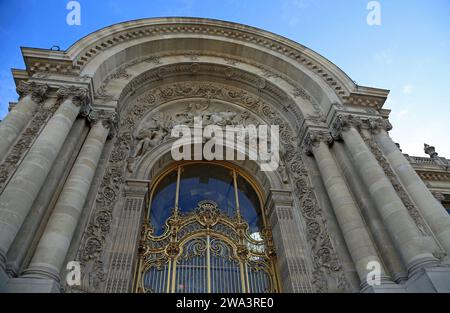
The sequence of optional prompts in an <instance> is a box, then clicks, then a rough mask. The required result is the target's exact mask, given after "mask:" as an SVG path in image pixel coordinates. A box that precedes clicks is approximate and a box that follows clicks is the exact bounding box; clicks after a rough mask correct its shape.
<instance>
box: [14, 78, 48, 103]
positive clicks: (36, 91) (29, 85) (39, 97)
mask: <svg viewBox="0 0 450 313" xmlns="http://www.w3.org/2000/svg"><path fill="white" fill-rule="evenodd" d="M48 90H49V87H48V85H46V84H38V83H36V82H24V81H21V82H20V83H19V86H17V88H16V91H17V93H18V94H19V96H20V98H23V97H26V96H28V95H31V100H33V101H34V102H36V103H41V102H43V101H44V100H45V99H46V98H47V92H48Z"/></svg>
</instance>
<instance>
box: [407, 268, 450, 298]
mask: <svg viewBox="0 0 450 313" xmlns="http://www.w3.org/2000/svg"><path fill="white" fill-rule="evenodd" d="M405 287H406V290H407V292H415V293H450V267H444V266H436V267H431V268H423V269H422V270H420V271H418V272H417V273H415V275H413V276H412V277H411V278H410V279H409V280H408V281H407V282H406V284H405Z"/></svg>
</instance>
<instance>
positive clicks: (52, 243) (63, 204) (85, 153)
mask: <svg viewBox="0 0 450 313" xmlns="http://www.w3.org/2000/svg"><path fill="white" fill-rule="evenodd" d="M109 130H110V124H109V123H107V122H106V121H96V122H94V125H93V126H92V128H91V130H90V131H89V134H88V136H87V138H86V141H85V143H84V144H83V147H82V148H81V151H80V153H79V155H78V157H77V160H76V161H75V164H74V166H73V168H72V170H71V172H70V174H69V177H68V178H67V180H66V183H65V184H64V188H63V190H62V191H61V194H60V196H59V199H58V201H57V202H56V205H55V208H54V209H53V212H52V215H51V216H50V219H49V221H48V223H47V226H46V228H45V230H44V233H43V235H42V237H41V239H40V241H39V244H38V245H37V248H36V251H35V253H34V255H33V258H32V260H31V262H30V265H29V267H28V268H27V269H26V270H25V271H24V273H23V277H37V278H51V279H53V280H55V281H57V282H59V279H60V278H59V273H60V271H61V269H62V267H63V263H64V259H65V257H66V255H67V251H68V250H69V247H70V243H71V241H72V237H73V234H74V232H75V229H76V227H77V224H78V220H79V218H80V215H81V213H82V210H83V207H84V203H85V201H86V197H87V195H88V192H89V189H90V186H91V183H92V179H93V178H94V174H95V170H96V168H97V165H98V162H99V160H100V156H101V153H102V151H103V147H104V145H105V142H106V139H107V137H108V134H109Z"/></svg>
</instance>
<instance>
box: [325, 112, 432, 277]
mask: <svg viewBox="0 0 450 313" xmlns="http://www.w3.org/2000/svg"><path fill="white" fill-rule="evenodd" d="M355 127H358V120H357V119H355V118H353V117H352V116H342V115H340V116H338V117H337V119H336V121H335V122H334V124H333V137H335V138H339V139H343V140H344V143H345V145H346V146H347V148H348V150H349V152H350V153H351V155H352V158H353V161H354V162H355V167H356V168H357V169H358V172H359V175H360V177H361V179H362V181H363V182H364V184H365V185H366V187H367V189H368V190H369V193H370V195H371V197H372V199H373V201H374V203H375V206H376V208H377V210H378V212H379V213H380V216H381V218H382V220H383V222H384V224H385V225H386V227H387V229H388V232H389V234H390V236H391V238H392V240H393V241H394V244H395V246H396V248H397V249H398V251H400V254H401V256H402V259H403V261H404V262H405V264H406V266H407V269H408V273H410V274H411V273H415V272H416V271H417V270H419V269H421V268H422V267H424V266H427V265H435V264H436V263H437V260H436V259H435V258H434V257H433V255H432V253H431V252H430V251H429V249H427V247H425V246H424V244H423V241H422V238H421V236H420V233H419V231H418V229H417V227H416V225H415V224H414V222H413V221H412V219H411V217H410V216H409V214H408V211H407V209H406V208H405V206H404V205H403V203H402V201H401V199H400V198H399V196H398V195H397V193H396V191H395V189H394V187H393V186H392V184H391V182H390V181H389V179H388V178H387V177H386V175H385V173H384V171H383V169H382V168H381V166H380V165H379V164H378V162H377V160H376V159H375V157H374V155H373V154H372V152H371V151H370V149H369V148H368V147H367V145H366V143H365V142H364V140H363V139H362V138H361V135H360V134H359V132H358V130H357V129H356V128H355Z"/></svg>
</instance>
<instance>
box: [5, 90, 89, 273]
mask: <svg viewBox="0 0 450 313" xmlns="http://www.w3.org/2000/svg"><path fill="white" fill-rule="evenodd" d="M58 94H59V96H61V97H64V99H66V100H64V102H63V103H62V104H61V105H60V107H59V108H58V110H57V111H56V112H55V114H54V115H53V117H52V118H51V119H50V120H49V121H48V123H47V125H46V126H45V128H44V129H43V130H42V132H41V134H40V135H39V137H38V138H37V139H36V141H35V143H34V144H33V146H32V147H31V149H30V151H29V152H28V154H27V155H26V157H25V158H24V160H23V161H22V163H21V164H20V166H19V167H18V168H17V170H16V172H15V174H14V175H13V177H12V178H11V180H10V182H9V184H8V185H7V186H6V187H5V189H4V190H3V193H2V195H1V196H0V267H3V268H4V263H5V256H6V253H7V252H8V250H9V248H10V246H11V244H12V242H13V240H14V237H15V236H16V235H17V232H18V231H19V229H20V227H21V225H22V223H23V221H24V220H25V217H26V216H27V214H28V212H29V211H30V208H31V206H32V204H33V202H34V200H35V199H36V197H37V195H38V193H39V191H40V189H41V187H42V185H43V184H44V182H45V180H46V177H47V175H48V173H49V172H50V170H51V168H52V166H53V163H54V162H55V159H56V157H57V155H58V153H59V151H60V149H61V147H62V146H63V144H64V141H65V139H66V137H67V134H68V133H69V131H70V129H71V128H72V125H73V123H74V121H75V119H76V117H77V116H78V114H79V113H80V110H81V107H82V105H83V104H85V103H86V100H87V90H86V89H79V88H75V87H69V88H66V87H63V88H61V89H60V90H59V91H58Z"/></svg>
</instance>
